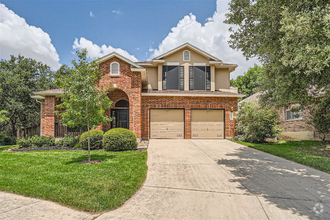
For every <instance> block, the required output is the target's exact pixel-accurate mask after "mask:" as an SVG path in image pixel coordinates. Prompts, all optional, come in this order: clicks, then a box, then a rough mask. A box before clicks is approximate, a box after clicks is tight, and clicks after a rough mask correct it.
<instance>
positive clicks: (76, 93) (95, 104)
mask: <svg viewBox="0 0 330 220" xmlns="http://www.w3.org/2000/svg"><path fill="white" fill-rule="evenodd" d="M77 56H78V61H76V60H72V64H73V68H71V72H70V73H68V74H65V75H64V76H63V77H61V78H57V79H56V83H57V85H58V86H59V87H60V88H61V89H62V90H63V94H62V95H61V98H62V103H61V104H59V105H58V106H57V107H58V108H61V109H65V111H64V112H63V113H59V112H58V111H56V112H55V113H56V114H58V115H61V117H62V119H61V120H62V123H63V124H64V125H67V126H69V127H72V128H79V127H83V128H87V131H88V162H90V161H91V156H90V132H89V131H90V129H91V128H95V127H96V126H98V125H100V124H101V123H107V122H109V121H110V119H109V118H108V117H107V116H105V114H104V112H105V109H108V108H110V106H111V104H112V102H111V101H110V99H109V98H108V95H107V93H106V92H105V90H104V89H103V87H102V86H100V85H99V84H98V82H99V80H100V79H101V77H102V76H101V73H100V71H99V68H98V64H97V62H96V61H91V62H89V61H88V60H87V50H86V49H83V50H78V51H77Z"/></svg>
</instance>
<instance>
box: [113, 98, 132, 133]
mask: <svg viewBox="0 0 330 220" xmlns="http://www.w3.org/2000/svg"><path fill="white" fill-rule="evenodd" d="M111 117H112V122H111V128H127V129H129V102H128V101H126V100H119V101H118V102H116V104H115V107H114V108H113V109H111Z"/></svg>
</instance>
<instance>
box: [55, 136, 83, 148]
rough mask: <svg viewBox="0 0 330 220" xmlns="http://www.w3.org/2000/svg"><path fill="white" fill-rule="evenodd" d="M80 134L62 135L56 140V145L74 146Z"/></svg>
mask: <svg viewBox="0 0 330 220" xmlns="http://www.w3.org/2000/svg"><path fill="white" fill-rule="evenodd" d="M79 139H80V136H73V135H66V134H65V135H64V138H62V139H60V140H58V141H56V145H57V146H61V147H74V146H75V145H76V144H78V143H79Z"/></svg>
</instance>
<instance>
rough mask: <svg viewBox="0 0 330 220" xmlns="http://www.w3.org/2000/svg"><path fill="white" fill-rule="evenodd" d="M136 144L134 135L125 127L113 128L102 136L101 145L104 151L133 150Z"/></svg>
mask: <svg viewBox="0 0 330 220" xmlns="http://www.w3.org/2000/svg"><path fill="white" fill-rule="evenodd" d="M137 146H138V143H137V141H136V135H135V134H134V133H133V132H132V131H130V130H128V129H125V128H113V129H111V130H109V131H107V132H106V133H105V134H104V136H103V147H104V149H105V150H106V151H124V150H135V149H136V148H137Z"/></svg>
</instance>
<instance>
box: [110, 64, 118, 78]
mask: <svg viewBox="0 0 330 220" xmlns="http://www.w3.org/2000/svg"><path fill="white" fill-rule="evenodd" d="M110 75H112V76H119V63H117V62H112V63H111V64H110Z"/></svg>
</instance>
